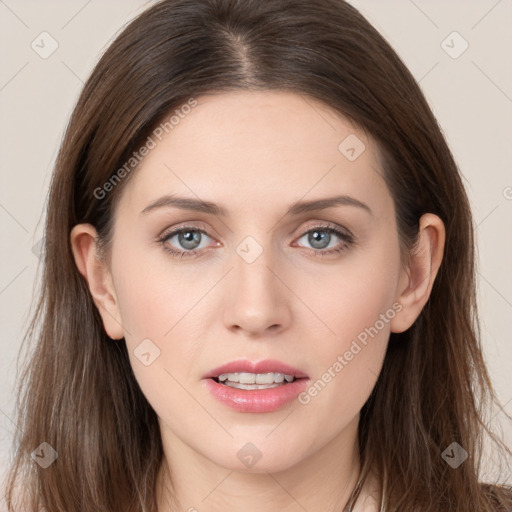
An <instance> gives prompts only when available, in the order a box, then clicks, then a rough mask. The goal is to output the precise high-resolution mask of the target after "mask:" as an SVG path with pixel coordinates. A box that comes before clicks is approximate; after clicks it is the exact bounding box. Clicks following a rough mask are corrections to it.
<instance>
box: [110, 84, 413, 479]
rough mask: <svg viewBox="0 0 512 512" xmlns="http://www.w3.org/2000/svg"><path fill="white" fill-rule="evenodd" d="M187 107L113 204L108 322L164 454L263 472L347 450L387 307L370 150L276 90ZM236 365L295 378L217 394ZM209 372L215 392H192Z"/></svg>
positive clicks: (394, 262)
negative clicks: (152, 415) (154, 420)
mask: <svg viewBox="0 0 512 512" xmlns="http://www.w3.org/2000/svg"><path fill="white" fill-rule="evenodd" d="M197 101H198V103H197V105H196V106H194V107H193V108H190V109H188V108H187V109H183V110H182V111H180V112H181V115H180V116H177V117H176V119H179V120H178V121H176V119H175V120H174V123H173V124H168V125H167V132H168V133H166V131H165V129H160V130H159V131H156V132H153V134H152V136H151V137H152V141H151V142H148V147H151V148H152V149H149V153H148V154H147V156H146V157H145V158H144V160H143V162H142V164H141V166H140V167H139V168H138V169H137V170H135V171H133V172H134V173H135V175H134V176H132V178H133V179H131V181H130V182H129V183H128V184H127V187H126V188H125V189H124V191H123V194H122V197H121V200H120V202H119V205H118V208H117V210H116V212H115V224H114V238H113V245H112V253H111V267H110V268H111V276H112V286H113V291H114V295H115V300H116V307H117V313H115V314H114V316H117V318H118V320H119V323H120V325H122V333H123V334H124V337H125V340H126V344H127V347H128V351H129V354H130V360H131V364H132V366H133V370H134V372H135V376H136V378H137V380H138V382H139V384H140V387H141V389H142V391H143V393H144V394H145V396H146V397H147V399H148V400H149V402H150V403H151V405H152V407H153V408H154V410H155V411H156V413H157V415H158V416H159V418H160V424H161V429H162V435H163V437H164V438H165V439H166V440H168V441H169V442H170V444H172V446H174V449H175V451H176V453H180V450H181V452H183V450H188V451H190V450H192V451H193V452H194V453H196V454H199V455H200V456H204V457H206V458H208V459H210V461H213V462H214V463H216V464H219V465H221V466H224V467H226V468H233V469H235V468H236V469H244V467H245V468H250V469H252V470H253V471H279V470H283V469H286V468H289V467H291V466H293V465H294V464H297V463H298V462H300V461H303V460H305V459H306V458H308V457H309V456H311V455H312V454H314V453H316V452H318V451H319V450H321V449H323V448H325V447H327V446H328V445H329V444H332V443H338V444H339V445H340V446H342V445H344V443H347V446H349V445H352V444H353V441H354V437H355V434H356V431H357V422H358V414H359V411H360V409H361V407H362V406H363V404H364V402H365V401H366V400H367V398H368V396H369V394H370V392H371V390H372V388H373V387H374V385H375V382H376V379H377V377H378V374H379V372H380V369H381V365H382V362H383V358H384V354H385V351H386V346H387V342H388V338H389V334H390V330H391V329H392V323H393V321H392V319H393V318H394V317H395V316H396V315H398V311H399V310H400V308H401V306H400V304H399V303H397V298H398V297H399V296H400V291H401V288H403V287H402V284H401V283H403V279H404V270H403V269H402V267H401V263H400V253H399V243H398V235H397V228H396V224H395V211H394V205H393V201H392V198H391V196H390V193H389V191H388V188H387V186H386V184H385V182H384V180H383V178H382V169H381V167H380V164H379V159H378V154H377V152H376V147H375V145H374V143H373V141H372V140H370V139H368V137H367V136H366V135H365V134H364V133H363V132H362V131H360V130H358V129H356V128H355V127H354V126H352V124H351V123H350V122H348V121H347V120H346V119H344V118H342V117H341V116H338V115H335V113H334V112H333V111H331V110H329V109H328V108H327V107H326V106H324V105H323V104H321V103H319V102H316V101H314V100H312V99H310V98H306V97H302V96H300V95H296V94H292V93H288V92H283V91H279V92H278V91H272V92H268V91H267V92H257V93H256V92H245V91H244V92H235V93H232V92H230V93H229V94H221V95H211V96H204V97H200V98H197ZM184 112H188V113H187V114H185V113H184ZM171 128H172V129H171ZM157 135H158V136H157ZM159 138H161V140H159ZM164 196H168V198H169V197H173V198H175V199H176V198H178V197H180V198H184V199H187V200H188V201H189V202H188V203H182V205H184V206H189V208H185V207H179V205H178V204H171V202H170V201H168V202H167V204H166V202H165V200H160V199H161V198H162V197H164ZM335 197H341V199H339V200H338V202H335V201H332V202H329V204H328V205H327V203H326V204H324V205H322V204H321V203H318V204H316V207H315V208H313V206H315V202H318V201H321V200H326V199H333V198H335ZM203 201H204V202H207V203H208V204H207V205H203V206H201V207H199V206H198V205H200V204H201V202H203ZM155 203H158V204H157V205H155ZM214 204H215V205H217V206H216V207H215V208H213V205H214ZM151 205H153V206H151ZM300 205H302V206H300ZM308 205H309V206H308ZM207 206H209V207H208V208H207ZM310 206H311V208H310ZM322 206H327V207H322ZM177 229H183V230H184V231H183V233H182V234H181V235H180V234H179V233H178V234H176V233H174V234H173V233H172V232H173V231H175V230H177ZM330 229H334V230H337V231H339V233H340V234H336V232H334V231H329V230H330ZM159 240H162V241H159ZM194 250H195V251H194ZM172 251H176V254H173V253H172ZM191 251H194V253H193V254H187V252H191ZM266 360H272V361H273V363H270V366H264V365H263V366H261V367H253V368H251V366H250V365H249V366H246V367H244V366H240V365H237V364H235V366H234V367H231V368H227V369H224V370H222V371H221V372H215V371H214V370H215V369H216V368H218V367H220V366H222V365H225V364H227V363H231V362H236V361H246V362H249V363H258V362H262V361H266ZM280 364H283V365H287V366H288V367H291V369H290V368H280ZM237 369H239V370H240V371H241V372H244V373H261V374H266V373H285V374H286V373H287V372H289V373H288V374H289V375H292V376H296V377H297V376H298V377H300V376H302V377H303V378H301V379H297V380H296V381H295V382H292V383H287V380H286V379H285V381H284V382H285V383H282V384H280V385H278V386H275V384H279V383H278V382H275V380H277V381H279V380H282V377H280V376H277V379H276V376H275V375H274V376H270V377H269V376H268V375H259V376H258V377H257V378H258V382H259V383H262V382H270V381H272V382H273V384H271V385H274V387H270V388H269V389H259V390H255V389H239V388H240V387H247V386H249V387H251V388H253V387H255V386H254V385H250V384H249V385H247V384H246V385H245V386H240V383H238V386H237V385H236V382H235V385H233V383H232V382H231V381H235V380H236V376H235V375H234V374H235V373H239V372H237V371H236V370H237ZM251 369H252V370H254V372H250V370H251ZM279 369H281V370H282V372H279ZM294 370H296V371H294ZM222 372H224V373H231V375H229V376H228V377H229V381H230V384H228V385H226V384H220V383H217V382H214V381H213V380H212V379H211V378H208V377H209V376H210V375H212V373H213V374H217V375H218V373H222ZM246 378H247V379H249V380H247V381H246V380H245V379H246ZM251 378H252V375H249V376H248V375H245V376H243V378H242V380H243V382H249V381H250V379H251ZM268 378H270V381H268V380H266V379H268ZM255 379H256V377H255ZM225 382H226V381H225ZM242 384H243V383H242ZM222 397H224V399H223V398H222ZM249 443H250V444H249ZM258 459H259V460H258Z"/></svg>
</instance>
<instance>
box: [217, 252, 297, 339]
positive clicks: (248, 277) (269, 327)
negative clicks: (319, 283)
mask: <svg viewBox="0 0 512 512" xmlns="http://www.w3.org/2000/svg"><path fill="white" fill-rule="evenodd" d="M268 252H269V251H263V253H262V254H261V255H260V256H259V257H258V258H257V260H256V261H253V262H252V263H247V262H246V261H244V260H243V259H242V258H240V257H238V256H236V257H235V268H234V269H233V271H232V272H230V279H229V284H228V290H227V294H228V297H229V298H228V300H227V303H226V308H225V311H224V323H225V326H226V328H228V329H229V330H231V331H233V332H236V331H239V332H244V333H246V334H247V335H249V336H252V337H254V336H259V335H263V336H269V335H270V334H277V333H278V332H282V331H283V330H284V329H286V328H287V327H288V325H289V324H290V319H291V312H290V304H289V302H288V301H289V298H290V293H291V292H290V291H289V290H288V288H287V287H286V285H285V284H284V283H283V281H285V280H284V279H282V277H281V276H280V275H279V271H278V270H277V269H276V268H274V267H275V265H272V262H271V261H270V258H269V257H267V254H268Z"/></svg>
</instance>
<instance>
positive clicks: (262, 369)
mask: <svg viewBox="0 0 512 512" xmlns="http://www.w3.org/2000/svg"><path fill="white" fill-rule="evenodd" d="M240 372H248V373H284V374H285V375H293V376H294V377H296V378H297V379H302V378H304V377H307V375H306V374H305V373H304V372H301V371H300V370H298V369H297V368H293V367H291V366H288V365H287V364H284V363H282V362H281V361H277V360H276V359H266V360H264V361H259V362H257V363H253V362H251V361H248V360H246V359H240V360H239V361H232V362H231V363H227V364H224V365H222V366H219V367H217V368H214V369H213V370H211V371H210V372H209V373H207V374H206V375H205V376H204V377H203V379H210V378H212V377H218V376H219V375H221V374H223V373H240Z"/></svg>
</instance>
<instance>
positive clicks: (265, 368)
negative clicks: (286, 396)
mask: <svg viewBox="0 0 512 512" xmlns="http://www.w3.org/2000/svg"><path fill="white" fill-rule="evenodd" d="M205 378H209V379H212V380H213V381H215V382H216V383H217V384H221V385H223V386H227V387H230V388H235V389H244V390H258V389H271V388H277V387H280V386H286V385H288V384H291V383H293V382H295V381H296V380H300V379H306V378H308V376H307V375H306V374H305V373H304V372H302V371H301V370H298V369H297V368H293V367H292V366H289V365H287V364H285V363H283V362H281V361H277V360H270V359H268V360H265V361H260V362H257V363H254V362H251V361H248V360H239V361H233V362H231V363H228V364H225V365H223V366H219V367H218V368H215V369H214V370H212V371H211V372H210V373H209V374H207V375H205Z"/></svg>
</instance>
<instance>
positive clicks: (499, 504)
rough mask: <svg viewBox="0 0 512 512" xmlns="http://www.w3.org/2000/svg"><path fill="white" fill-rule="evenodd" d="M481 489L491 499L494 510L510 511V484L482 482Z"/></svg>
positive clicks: (511, 507)
mask: <svg viewBox="0 0 512 512" xmlns="http://www.w3.org/2000/svg"><path fill="white" fill-rule="evenodd" d="M480 485H481V488H482V491H483V492H484V493H485V494H486V496H488V497H489V498H490V500H491V503H492V505H493V506H494V507H495V508H494V510H495V512H512V486H508V485H495V484H488V483H482V484H480Z"/></svg>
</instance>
